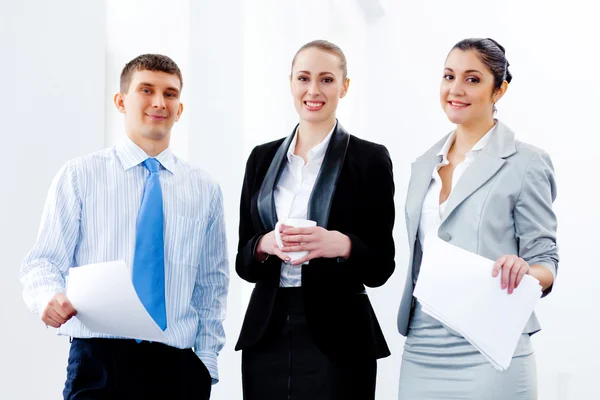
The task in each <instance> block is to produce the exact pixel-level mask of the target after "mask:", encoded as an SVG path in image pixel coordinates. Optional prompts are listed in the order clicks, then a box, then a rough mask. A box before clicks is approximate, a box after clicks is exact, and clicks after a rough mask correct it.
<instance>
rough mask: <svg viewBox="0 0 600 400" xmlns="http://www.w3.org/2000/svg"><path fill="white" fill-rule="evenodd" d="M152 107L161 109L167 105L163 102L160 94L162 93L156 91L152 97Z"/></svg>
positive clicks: (163, 99)
mask: <svg viewBox="0 0 600 400" xmlns="http://www.w3.org/2000/svg"><path fill="white" fill-rule="evenodd" d="M152 107H153V108H160V109H161V110H162V109H165V108H166V107H167V105H166V104H165V98H164V97H163V96H162V94H160V93H156V94H155V95H154V96H153V97H152Z"/></svg>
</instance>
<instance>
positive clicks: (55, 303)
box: [41, 293, 77, 328]
mask: <svg viewBox="0 0 600 400" xmlns="http://www.w3.org/2000/svg"><path fill="white" fill-rule="evenodd" d="M76 314H77V311H76V310H75V308H74V307H73V305H72V304H71V302H70V301H69V299H68V298H67V296H65V294H64V293H57V294H56V295H55V296H54V297H53V298H52V299H50V301H49V302H48V304H47V305H46V308H45V309H44V311H43V313H42V317H41V318H42V321H44V323H45V324H46V325H48V326H51V327H53V328H58V327H60V326H61V325H62V324H64V323H65V322H67V321H68V320H70V319H71V317H73V316H74V315H76Z"/></svg>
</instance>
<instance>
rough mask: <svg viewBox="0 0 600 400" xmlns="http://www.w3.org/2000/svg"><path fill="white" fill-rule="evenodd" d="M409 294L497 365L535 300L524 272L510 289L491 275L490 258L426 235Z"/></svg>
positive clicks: (506, 361) (507, 358) (506, 359)
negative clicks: (420, 261) (516, 285)
mask: <svg viewBox="0 0 600 400" xmlns="http://www.w3.org/2000/svg"><path fill="white" fill-rule="evenodd" d="M423 249H424V251H423V260H422V263H421V268H420V272H419V278H418V281H417V285H416V287H415V291H414V295H415V297H417V299H418V300H419V301H420V302H421V304H422V305H423V310H424V311H425V312H427V314H429V315H431V316H432V317H434V318H436V319H438V320H439V321H441V322H443V323H444V324H446V325H448V327H450V328H451V329H454V330H455V331H456V332H458V333H459V334H461V335H462V336H463V337H464V338H465V339H467V340H468V341H469V342H470V343H471V344H472V345H473V346H475V347H476V348H477V349H478V350H479V351H480V352H481V353H482V354H483V355H484V356H485V357H486V358H487V359H488V360H490V362H491V363H492V364H493V365H494V366H495V367H496V368H498V369H500V370H504V369H506V368H508V366H509V365H510V362H511V359H512V356H513V354H514V351H515V349H516V346H517V343H518V341H519V337H520V335H521V333H522V332H523V329H524V328H525V325H526V324H527V320H528V319H529V317H530V315H531V313H532V312H533V310H534V308H535V306H536V304H537V302H538V300H539V299H540V297H541V294H542V293H541V287H540V285H539V282H538V281H537V279H535V278H533V277H531V276H529V275H525V276H524V277H523V280H522V281H521V283H520V284H519V287H518V288H517V289H515V291H514V292H513V293H512V294H510V295H509V294H508V292H507V290H506V289H504V290H503V289H501V287H500V279H501V277H500V275H499V276H497V277H495V278H494V277H492V268H493V265H494V261H491V260H488V259H486V258H484V257H481V256H479V255H477V254H473V253H470V252H468V251H466V250H463V249H461V248H459V247H456V246H454V245H451V244H449V243H447V242H444V241H443V240H441V239H439V238H438V237H437V236H435V235H429V236H428V237H427V238H426V239H425V244H424V246H423Z"/></svg>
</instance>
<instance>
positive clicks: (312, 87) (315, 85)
mask: <svg viewBox="0 0 600 400" xmlns="http://www.w3.org/2000/svg"><path fill="white" fill-rule="evenodd" d="M319 93H320V91H319V81H318V80H312V81H311V82H310V84H309V85H308V95H309V96H311V97H314V96H318V95H319Z"/></svg>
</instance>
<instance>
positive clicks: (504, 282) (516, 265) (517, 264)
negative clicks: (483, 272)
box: [492, 255, 529, 294]
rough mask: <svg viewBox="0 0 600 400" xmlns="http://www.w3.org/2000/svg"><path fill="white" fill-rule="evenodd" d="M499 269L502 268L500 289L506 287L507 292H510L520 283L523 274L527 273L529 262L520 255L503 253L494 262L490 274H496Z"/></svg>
mask: <svg viewBox="0 0 600 400" xmlns="http://www.w3.org/2000/svg"><path fill="white" fill-rule="evenodd" d="M500 269H502V272H501V273H502V275H501V277H500V285H501V287H502V289H507V292H508V294H512V293H513V292H514V290H515V289H516V288H517V287H518V286H519V283H521V280H522V279H523V276H525V274H527V271H528V270H529V264H527V262H526V261H525V260H523V259H522V258H520V257H517V256H514V255H504V256H502V257H500V258H499V259H498V260H497V261H496V262H495V263H494V267H493V269H492V276H494V277H496V276H498V274H499V273H500V272H499V270H500Z"/></svg>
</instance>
